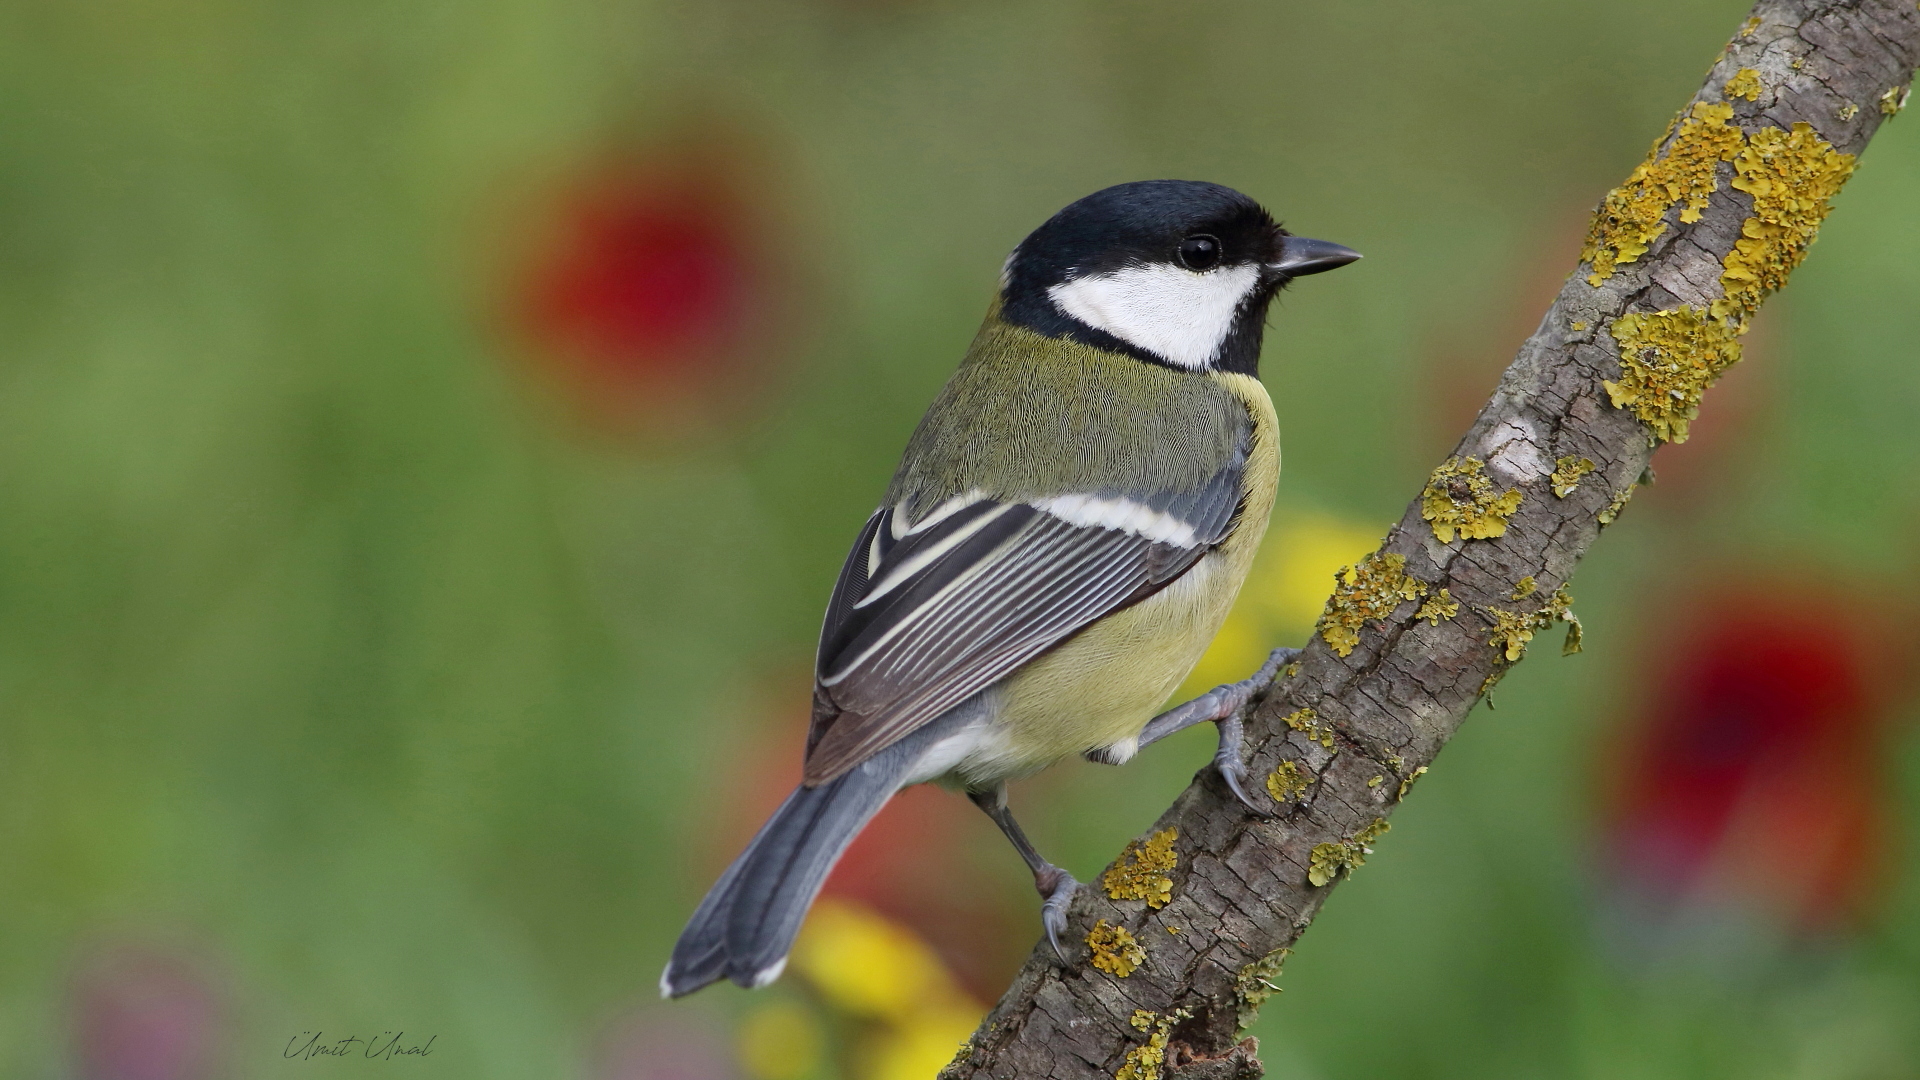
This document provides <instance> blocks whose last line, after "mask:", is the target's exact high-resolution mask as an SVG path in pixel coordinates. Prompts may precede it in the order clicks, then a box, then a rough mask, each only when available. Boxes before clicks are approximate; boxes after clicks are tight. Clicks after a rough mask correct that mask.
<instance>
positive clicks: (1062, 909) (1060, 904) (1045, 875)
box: [1033, 864, 1080, 964]
mask: <svg viewBox="0 0 1920 1080" xmlns="http://www.w3.org/2000/svg"><path fill="white" fill-rule="evenodd" d="M1033 887H1034V888H1035V889H1036V890H1038V891H1039V893H1040V896H1041V901H1040V924H1041V925H1042V926H1044V927H1046V929H1047V943H1048V944H1049V945H1052V946H1053V955H1054V956H1056V957H1059V959H1060V962H1061V963H1062V964H1064V963H1066V962H1067V951H1066V949H1064V948H1062V947H1061V945H1060V935H1061V934H1064V933H1066V932H1067V906H1068V905H1069V904H1071V903H1073V893H1074V890H1076V889H1078V888H1079V887H1080V883H1079V882H1077V881H1075V880H1073V875H1072V874H1069V873H1067V872H1066V871H1065V870H1062V869H1060V868H1059V867H1057V866H1054V865H1052V864H1048V865H1047V866H1046V867H1044V868H1043V869H1041V870H1040V871H1038V872H1037V873H1035V874H1034V875H1033Z"/></svg>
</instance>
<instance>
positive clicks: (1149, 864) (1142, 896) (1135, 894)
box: [1100, 829, 1180, 908]
mask: <svg viewBox="0 0 1920 1080" xmlns="http://www.w3.org/2000/svg"><path fill="white" fill-rule="evenodd" d="M1179 838H1180V833H1179V832H1178V831H1177V830H1174V829H1163V830H1161V831H1160V832H1157V833H1154V834H1153V835H1152V836H1150V837H1148V838H1147V841H1146V843H1144V844H1143V843H1141V842H1140V841H1138V840H1135V841H1133V842H1132V843H1130V844H1128V845H1127V850H1125V851H1123V852H1121V853H1120V861H1119V862H1116V863H1114V864H1113V866H1112V867H1110V868H1109V869H1108V870H1107V872H1106V873H1105V874H1102V875H1101V876H1100V885H1101V887H1103V888H1105V889H1106V890H1107V895H1108V896H1109V897H1111V898H1112V899H1115V900H1145V901H1146V902H1147V906H1148V907H1150V908H1163V907H1166V906H1167V902H1168V901H1170V900H1172V899H1173V878H1171V877H1169V876H1168V875H1169V874H1170V873H1172V872H1173V869H1174V867H1176V866H1178V865H1179V864H1180V857H1179V856H1178V855H1177V854H1175V853H1174V850H1173V842H1174V841H1175V840H1177V839H1179Z"/></svg>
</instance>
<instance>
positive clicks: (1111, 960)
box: [1087, 919, 1147, 979]
mask: <svg viewBox="0 0 1920 1080" xmlns="http://www.w3.org/2000/svg"><path fill="white" fill-rule="evenodd" d="M1087 951H1088V952H1090V953H1091V954H1092V957H1091V961H1090V962H1091V963H1092V964H1093V966H1094V967H1097V968H1099V969H1100V970H1101V971H1104V972H1106V973H1107V974H1109V975H1112V976H1113V977H1114V978H1117V979H1124V978H1126V977H1127V976H1129V975H1131V974H1133V969H1135V968H1137V967H1139V966H1140V965H1141V964H1143V963H1145V962H1146V959H1147V950H1146V949H1144V948H1142V947H1141V945H1140V943H1139V942H1138V941H1136V940H1134V937H1133V935H1132V934H1130V933H1128V932H1127V928H1126V927H1124V926H1115V925H1113V924H1112V923H1110V922H1108V921H1107V920H1105V919H1101V920H1100V921H1099V922H1097V923H1094V924H1093V929H1091V930H1089V931H1087Z"/></svg>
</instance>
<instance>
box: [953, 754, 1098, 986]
mask: <svg viewBox="0 0 1920 1080" xmlns="http://www.w3.org/2000/svg"><path fill="white" fill-rule="evenodd" d="M967 798H969V799H972V800H973V804H974V805H975V806H978V807H979V808H980V809H982V810H985V811H986V812H987V816H988V817H990V818H992V819H993V823H994V824H995V825H998V826H1000V831H1001V832H1003V833H1006V834H1007V839H1008V840H1011V841H1013V849H1014V850H1015V851H1018V852H1019V853H1020V858H1021V859H1022V860H1023V861H1025V862H1026V864H1027V869H1029V870H1031V871H1033V887H1034V888H1035V889H1037V890H1039V892H1040V898H1041V899H1040V923H1041V925H1042V926H1045V927H1046V928H1047V941H1048V942H1049V943H1050V944H1052V945H1053V954H1054V955H1055V956H1057V957H1059V958H1060V962H1061V963H1063V964H1064V963H1066V961H1067V954H1066V950H1064V949H1062V948H1061V947H1060V935H1061V934H1062V933H1064V932H1065V931H1066V929H1067V905H1068V904H1069V903H1071V902H1072V900H1073V891H1074V890H1075V889H1077V888H1079V887H1080V883H1079V882H1077V881H1075V880H1073V875H1072V874H1069V873H1067V872H1066V871H1065V870H1062V869H1060V868H1059V867H1057V866H1055V865H1053V864H1052V863H1050V862H1048V861H1047V860H1045V859H1043V858H1041V857H1040V853H1039V852H1037V851H1035V850H1034V849H1033V842H1032V841H1030V840H1028V839H1027V834H1026V833H1025V832H1024V831H1022V830H1021V828H1020V823H1019V822H1017V821H1015V820H1013V813H1012V811H1010V810H1008V809H1007V785H1005V784H995V785H994V786H993V787H992V788H989V789H988V790H986V791H969V792H967Z"/></svg>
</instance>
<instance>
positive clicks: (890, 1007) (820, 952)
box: [768, 897, 986, 1080]
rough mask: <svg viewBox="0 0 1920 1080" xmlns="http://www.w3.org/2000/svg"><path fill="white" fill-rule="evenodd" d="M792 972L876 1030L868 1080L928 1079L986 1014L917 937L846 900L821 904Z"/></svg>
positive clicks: (868, 1050) (864, 1074)
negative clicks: (871, 1024) (870, 1024)
mask: <svg viewBox="0 0 1920 1080" xmlns="http://www.w3.org/2000/svg"><path fill="white" fill-rule="evenodd" d="M793 970H794V972H796V973H797V974H799V975H800V976H802V977H803V978H805V979H806V980H807V981H808V982H810V983H811V984H813V986H814V987H815V988H816V989H818V990H819V992H820V996H821V997H822V998H823V999H824V1000H825V1001H826V1003H827V1004H828V1005H829V1006H831V1007H832V1008H834V1009H835V1010H837V1011H839V1012H841V1013H844V1014H846V1015H848V1016H849V1017H852V1018H854V1019H856V1020H864V1021H869V1022H872V1023H873V1025H874V1030H872V1032H871V1033H870V1035H869V1036H868V1037H867V1038H866V1039H864V1040H862V1047H861V1053H860V1055H859V1060H860V1066H861V1067H860V1069H859V1072H858V1075H859V1076H860V1077H861V1080H926V1078H928V1077H931V1076H932V1075H933V1074H935V1073H937V1072H939V1071H940V1069H941V1068H942V1067H943V1066H945V1065H946V1064H947V1062H949V1061H952V1060H953V1055H954V1052H955V1051H957V1050H958V1049H959V1048H960V1044H961V1043H962V1042H963V1041H965V1039H966V1037H967V1036H968V1035H970V1034H971V1033H972V1032H973V1029H974V1026H975V1025H976V1024H978V1023H979V1022H980V1017H981V1016H982V1015H984V1014H985V1012H986V1009H985V1008H984V1007H983V1006H981V1005H980V1004H979V1003H978V1002H976V1001H974V1000H973V999H972V998H971V997H969V996H968V995H967V993H966V992H965V991H964V990H962V989H961V988H960V985H959V984H958V983H956V982H955V981H954V979H953V976H952V974H950V973H949V972H948V971H947V968H946V965H945V964H943V963H941V961H940V957H939V955H938V954H937V953H935V952H934V951H933V949H932V948H930V947H928V945H927V943H926V942H924V941H922V940H921V939H920V937H919V936H918V935H916V934H915V933H914V932H913V931H912V930H910V929H908V928H907V927H905V926H902V925H900V924H899V923H896V922H894V921H892V920H891V919H888V918H887V917H885V916H883V915H881V914H880V913H878V912H876V911H873V910H872V909H870V908H867V907H864V906H862V905H859V904H855V903H851V902H848V901H846V900H839V899H834V898H831V897H829V898H825V899H822V900H821V901H820V902H819V903H817V904H815V905H814V908H813V913H812V914H811V915H809V916H808V917H807V924H806V926H805V927H804V928H802V930H801V931H800V939H799V940H798V941H797V942H795V943H794V948H793ZM768 1080H772V1078H768Z"/></svg>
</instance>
